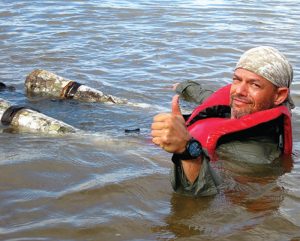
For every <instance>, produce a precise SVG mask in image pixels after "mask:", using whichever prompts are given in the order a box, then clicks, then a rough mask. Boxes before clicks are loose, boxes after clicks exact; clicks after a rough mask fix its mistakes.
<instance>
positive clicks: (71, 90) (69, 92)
mask: <svg viewBox="0 0 300 241" xmlns="http://www.w3.org/2000/svg"><path fill="white" fill-rule="evenodd" d="M80 86H81V84H80V83H78V82H75V81H72V82H71V83H70V84H68V86H67V88H66V90H65V96H64V97H65V98H66V99H73V98H74V95H75V94H76V92H77V90H78V88H79V87H80Z"/></svg>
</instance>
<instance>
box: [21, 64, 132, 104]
mask: <svg viewBox="0 0 300 241" xmlns="http://www.w3.org/2000/svg"><path fill="white" fill-rule="evenodd" d="M25 90H26V94H27V96H30V97H33V96H46V97H50V98H55V99H75V100H80V101H84V102H110V103H115V104H126V103H128V101H127V100H126V99H122V98H118V97H115V96H112V95H107V94H104V93H103V92H102V91H99V90H96V89H94V88H91V87H88V86H86V85H82V84H80V83H78V82H75V81H72V80H69V79H65V78H63V77H61V76H58V75H56V74H54V73H51V72H49V71H46V70H34V71H32V72H31V73H30V74H29V75H28V76H27V77H26V81H25Z"/></svg>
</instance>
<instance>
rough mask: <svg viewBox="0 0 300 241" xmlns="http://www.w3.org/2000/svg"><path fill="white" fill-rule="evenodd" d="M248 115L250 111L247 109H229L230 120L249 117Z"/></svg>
mask: <svg viewBox="0 0 300 241" xmlns="http://www.w3.org/2000/svg"><path fill="white" fill-rule="evenodd" d="M250 113H251V111H250V110H247V109H238V108H231V118H236V119H239V118H241V117H243V116H245V115H249V114H250Z"/></svg>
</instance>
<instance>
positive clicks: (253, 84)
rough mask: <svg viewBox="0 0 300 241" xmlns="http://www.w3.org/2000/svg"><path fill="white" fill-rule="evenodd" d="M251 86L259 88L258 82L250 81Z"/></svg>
mask: <svg viewBox="0 0 300 241" xmlns="http://www.w3.org/2000/svg"><path fill="white" fill-rule="evenodd" d="M252 86H254V87H255V88H260V84H257V83H252Z"/></svg>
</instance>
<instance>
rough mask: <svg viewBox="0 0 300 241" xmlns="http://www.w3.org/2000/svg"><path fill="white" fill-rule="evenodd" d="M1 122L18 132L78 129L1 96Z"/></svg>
mask: <svg viewBox="0 0 300 241" xmlns="http://www.w3.org/2000/svg"><path fill="white" fill-rule="evenodd" d="M0 119H1V124H2V125H4V126H7V127H8V128H10V129H12V130H13V131H17V132H32V133H44V134H66V133H75V132H76V131H77V129H76V128H75V127H73V126H70V125H68V124H66V123H64V122H62V121H59V120H56V119H54V118H52V117H49V116H47V115H44V114H42V113H40V112H38V111H35V110H32V109H30V108H26V107H23V106H14V105H11V104H10V103H9V102H8V101H5V100H3V99H1V98H0Z"/></svg>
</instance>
